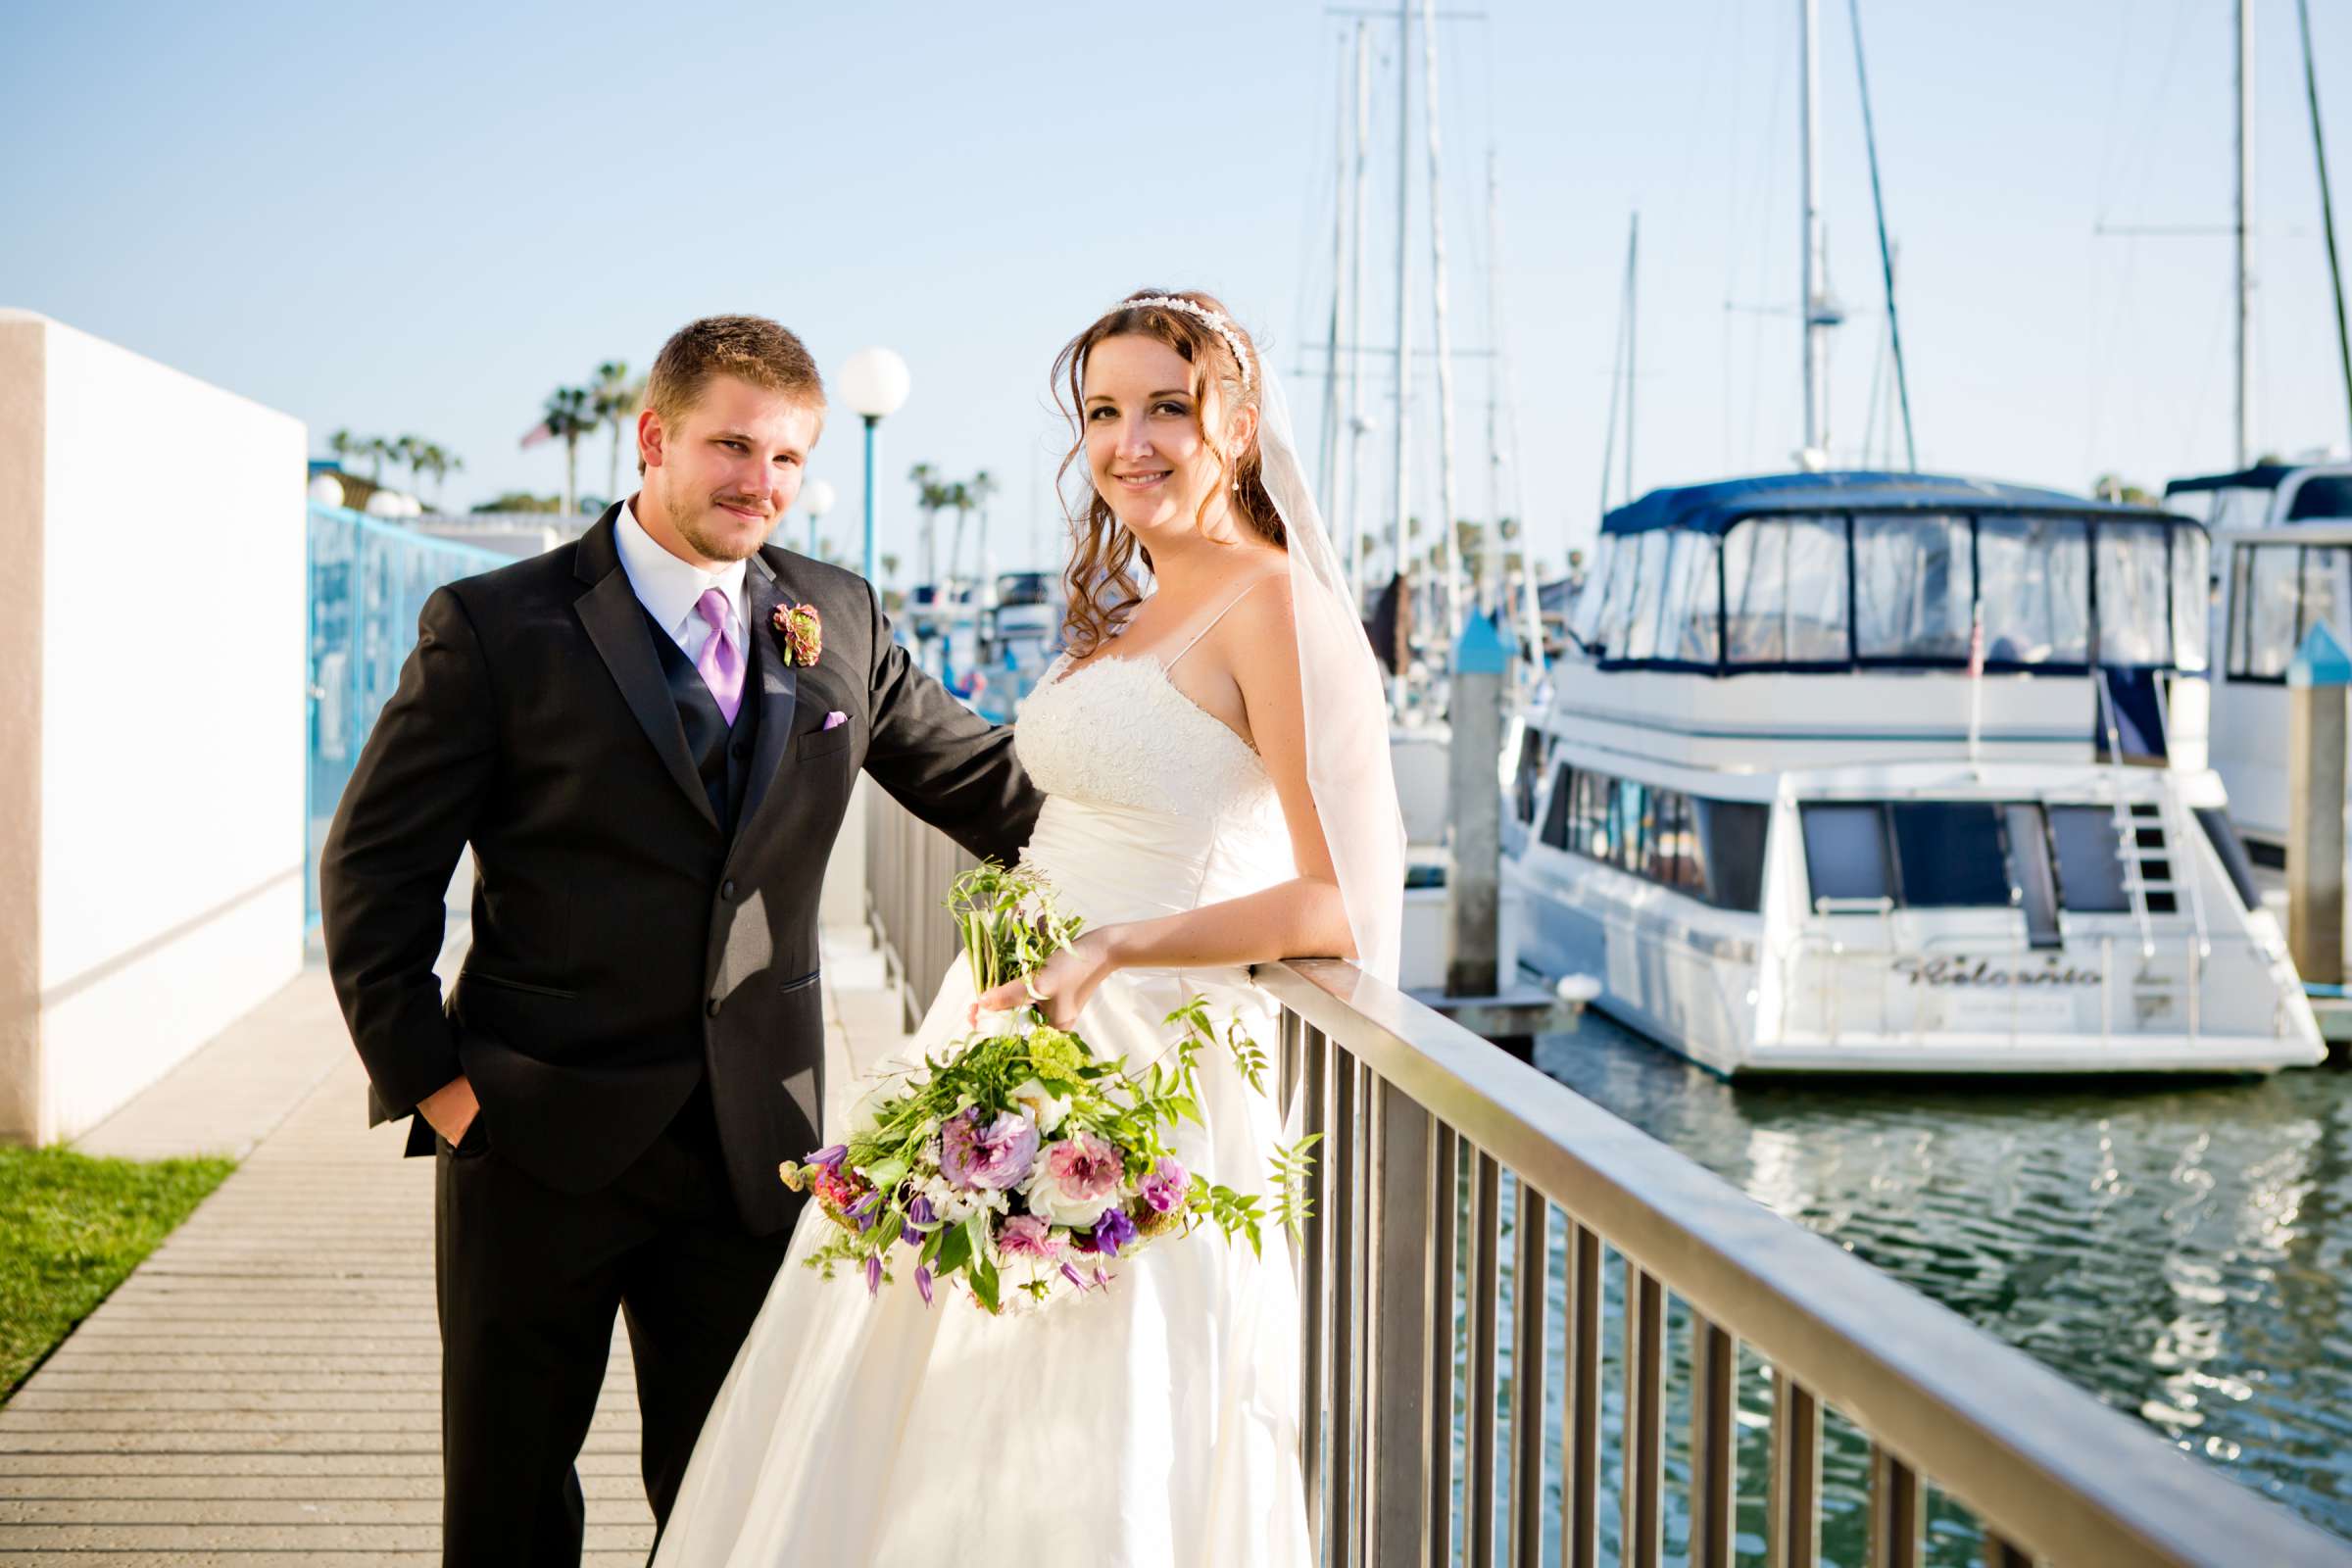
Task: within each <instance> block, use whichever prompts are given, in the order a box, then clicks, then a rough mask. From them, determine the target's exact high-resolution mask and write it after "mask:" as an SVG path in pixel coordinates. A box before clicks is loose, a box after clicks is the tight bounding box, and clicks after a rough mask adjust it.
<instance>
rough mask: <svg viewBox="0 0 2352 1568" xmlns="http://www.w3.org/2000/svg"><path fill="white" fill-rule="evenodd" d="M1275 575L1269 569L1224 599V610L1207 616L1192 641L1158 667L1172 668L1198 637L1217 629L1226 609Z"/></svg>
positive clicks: (1197, 644)
mask: <svg viewBox="0 0 2352 1568" xmlns="http://www.w3.org/2000/svg"><path fill="white" fill-rule="evenodd" d="M1275 575H1276V573H1274V572H1271V571H1269V572H1266V573H1264V574H1263V575H1262V576H1260V577H1259V578H1258V579H1257V581H1256V582H1253V583H1251V584H1250V586H1249V587H1247V588H1245V589H1243V590H1242V591H1241V592H1240V593H1238V594H1235V595H1234V596H1233V597H1232V598H1231V599H1228V600H1226V601H1225V609H1224V610H1220V611H1218V612H1217V613H1215V614H1213V615H1211V616H1209V617H1208V624H1207V625H1205V626H1203V627H1201V629H1200V630H1199V631H1197V632H1195V633H1193V637H1192V641H1191V642H1188V643H1186V644H1185V645H1184V646H1183V647H1182V648H1179V649H1177V650H1176V658H1175V659H1171V660H1169V661H1168V662H1166V663H1164V664H1162V665H1160V666H1159V667H1160V668H1162V669H1174V668H1175V667H1176V665H1177V662H1178V661H1180V660H1182V659H1183V658H1184V656H1185V655H1187V654H1189V653H1191V652H1192V651H1193V650H1194V649H1195V648H1196V647H1198V646H1199V645H1200V642H1201V638H1203V637H1205V636H1207V635H1208V634H1209V633H1210V632H1212V631H1215V630H1216V629H1217V622H1218V621H1220V620H1223V619H1224V618H1225V614H1226V612H1227V611H1230V610H1231V609H1233V607H1234V606H1236V605H1238V604H1240V603H1241V602H1242V601H1243V600H1245V599H1247V598H1249V597H1250V595H1251V594H1253V593H1255V592H1257V590H1258V588H1259V586H1260V585H1261V584H1263V583H1264V582H1266V581H1267V580H1268V579H1269V578H1272V577H1273V576H1275Z"/></svg>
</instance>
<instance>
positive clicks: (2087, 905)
mask: <svg viewBox="0 0 2352 1568" xmlns="http://www.w3.org/2000/svg"><path fill="white" fill-rule="evenodd" d="M2049 818H2050V842H2051V844H2052V845H2053V846H2054V847H2055V848H2056V849H2057V851H2058V902H2059V904H2060V905H2061V906H2062V907H2065V908H2068V909H2073V910H2076V911H2078V912H2081V913H2089V914H2115V913H2119V912H2122V911H2124V910H2128V909H2130V908H2131V894H2130V893H2129V892H2128V891H2126V889H2125V887H2124V862H2123V857H2122V854H2121V851H2122V843H2121V841H2120V840H2119V839H2118V838H2117V836H2116V826H2115V813H2114V812H2113V811H2112V810H2110V809H2108V808H2106V807H2104V806H2053V807H2051V808H2049Z"/></svg>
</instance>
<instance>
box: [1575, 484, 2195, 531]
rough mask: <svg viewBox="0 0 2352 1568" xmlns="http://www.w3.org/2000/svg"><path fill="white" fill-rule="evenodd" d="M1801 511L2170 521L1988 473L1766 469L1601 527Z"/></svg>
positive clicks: (1702, 522) (1624, 513)
mask: <svg viewBox="0 0 2352 1568" xmlns="http://www.w3.org/2000/svg"><path fill="white" fill-rule="evenodd" d="M1805 512H2036V513H2052V512H2057V513H2067V514H2071V515H2077V516H2082V515H2092V516H2109V517H2129V518H2135V519H2138V520H2141V521H2146V522H2160V521H2165V520H2168V518H2169V514H2166V513H2164V512H2161V511H2158V510H2157V509H2155V508H2153V507H2142V506H2126V505H2122V504H2120V503H2115V502H2107V501H2093V500H2090V499H2089V498H2088V497H2085V496H2077V495H2069V494H2067V493H2066V492H2065V491H2063V490H2041V489H2036V488H2034V486H2031V485H2022V484H1996V483H1994V482H1993V481H1991V480H1989V479H1956V478H1953V477H1951V476H1950V475H1948V474H1936V473H1880V472H1872V471H1868V470H1849V471H1844V472H1834V473H1767V474H1758V475H1756V476H1755V477H1753V478H1748V479H1719V480H1717V481H1715V482H1714V483H1712V484H1689V485H1679V486H1676V487H1674V488H1671V489H1666V490H1652V491H1651V492H1650V493H1649V494H1647V495H1645V496H1643V497H1642V499H1641V500H1639V501H1634V502H1629V503H1628V504H1626V505H1625V506H1622V507H1619V508H1618V509H1617V510H1616V511H1614V512H1611V513H1609V514H1608V515H1606V516H1604V517H1602V518H1601V519H1600V531H1601V532H1602V533H1647V532H1649V530H1651V529H1652V528H1694V529H1697V530H1698V531H1699V532H1701V533H1722V532H1723V531H1725V530H1726V529H1728V528H1729V527H1731V525H1732V524H1733V523H1735V522H1738V521H1740V519H1741V518H1742V517H1753V516H1759V515H1763V516H1769V515H1774V514H1778V513H1805Z"/></svg>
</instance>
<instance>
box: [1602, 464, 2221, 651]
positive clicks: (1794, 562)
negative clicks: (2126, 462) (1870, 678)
mask: <svg viewBox="0 0 2352 1568" xmlns="http://www.w3.org/2000/svg"><path fill="white" fill-rule="evenodd" d="M1604 526H1605V527H1606V529H1607V531H1606V532H1604V533H1603V534H1602V535H1601V538H1600V542H1599V545H1598V547H1597V549H1596V550H1595V551H1594V559H1593V567H1592V573H1591V576H1590V579H1589V582H1588V586H1587V587H1586V590H1585V592H1584V593H1583V594H1582V595H1580V596H1579V599H1578V603H1577V609H1576V612H1575V613H1574V615H1573V616H1572V617H1571V621H1570V625H1569V630H1570V632H1571V634H1572V635H1573V636H1574V637H1575V639H1576V641H1577V642H1578V643H1579V644H1580V645H1581V646H1582V647H1583V648H1584V650H1585V652H1586V653H1587V654H1588V655H1590V656H1592V657H1593V658H1595V659H1597V660H1598V661H1600V662H1601V663H1602V664H1604V665H1606V666H1609V667H1615V668H1622V667H1625V666H1628V665H1636V666H1647V667H1663V668H1671V669H1679V670H1687V671H1691V672H1696V673H1708V674H1724V675H1729V674H1737V673H1740V672H1744V671H1749V670H1756V669H1783V670H1807V671H1815V672H1824V673H1826V672H1830V671H1838V670H1853V669H1860V668H1864V667H1868V666H1886V667H1893V668H1914V669H1936V668H1954V669H1957V668H1965V667H1967V666H1968V664H1969V662H1970V644H1971V631H1972V627H1973V626H1974V625H1976V624H1979V623H1980V621H1979V617H1980V616H1981V624H1982V627H1983V633H1984V638H1983V661H1984V667H1985V668H1986V669H1991V670H2003V671H2017V672H2020V673H2024V672H2034V673H2039V674H2046V675H2056V674H2077V675H2080V674H2083V673H2086V672H2087V671H2088V670H2090V669H2091V668H2092V667H2093V666H2094V665H2096V666H2106V667H2108V668H2109V669H2117V668H2136V669H2142V670H2152V669H2159V668H2172V669H2180V670H2188V671H2202V670H2203V669H2204V668H2205V661H2206V648H2205V636H2206V633H2205V618H2206V617H2205V606H2206V599H2207V592H2206V563H2207V542H2206V533H2205V529H2204V528H2203V527H2202V526H2201V525H2200V524H2198V523H2196V522H2194V521H2191V520H2189V519H2188V518H2185V517H2180V516H2176V515H2173V514H2171V513H2167V512H2161V511H2158V510H2156V509H2154V508H2152V507H2144V506H2122V505H2110V504H2107V503H2102V502H2096V501H2087V500H2084V499H2083V498H2082V497H2080V496H2070V495H2066V494H2063V493H2061V492H2058V491H2054V490H2035V489H2028V488H2025V487H2023V486H2018V485H1996V484H1985V483H1980V482H1978V481H1975V480H1968V479H1948V478H1935V477H1922V476H1917V475H1912V474H1889V473H1833V474H1786V475H1781V476H1778V477H1775V478H1768V479H1744V480H1738V481H1732V482H1728V483H1724V484H1712V485H1695V486H1691V487H1688V488H1684V489H1678V490H1659V491H1653V492H1651V493H1650V494H1649V495H1647V496H1644V497H1642V500H1640V501H1638V502H1636V503H1634V504H1633V505H1632V506H1629V507H1624V508H1620V509H1619V510H1618V511H1616V512H1613V513H1611V514H1610V515H1609V516H1608V518H1607V519H1606V522H1605V524H1604Z"/></svg>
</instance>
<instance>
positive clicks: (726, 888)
mask: <svg viewBox="0 0 2352 1568" xmlns="http://www.w3.org/2000/svg"><path fill="white" fill-rule="evenodd" d="M718 896H719V897H720V898H722V899H729V900H731V899H733V898H734V897H735V879H734V878H733V877H729V878H727V879H726V880H725V881H724V882H721V883H720V884H719V885H718Z"/></svg>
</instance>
